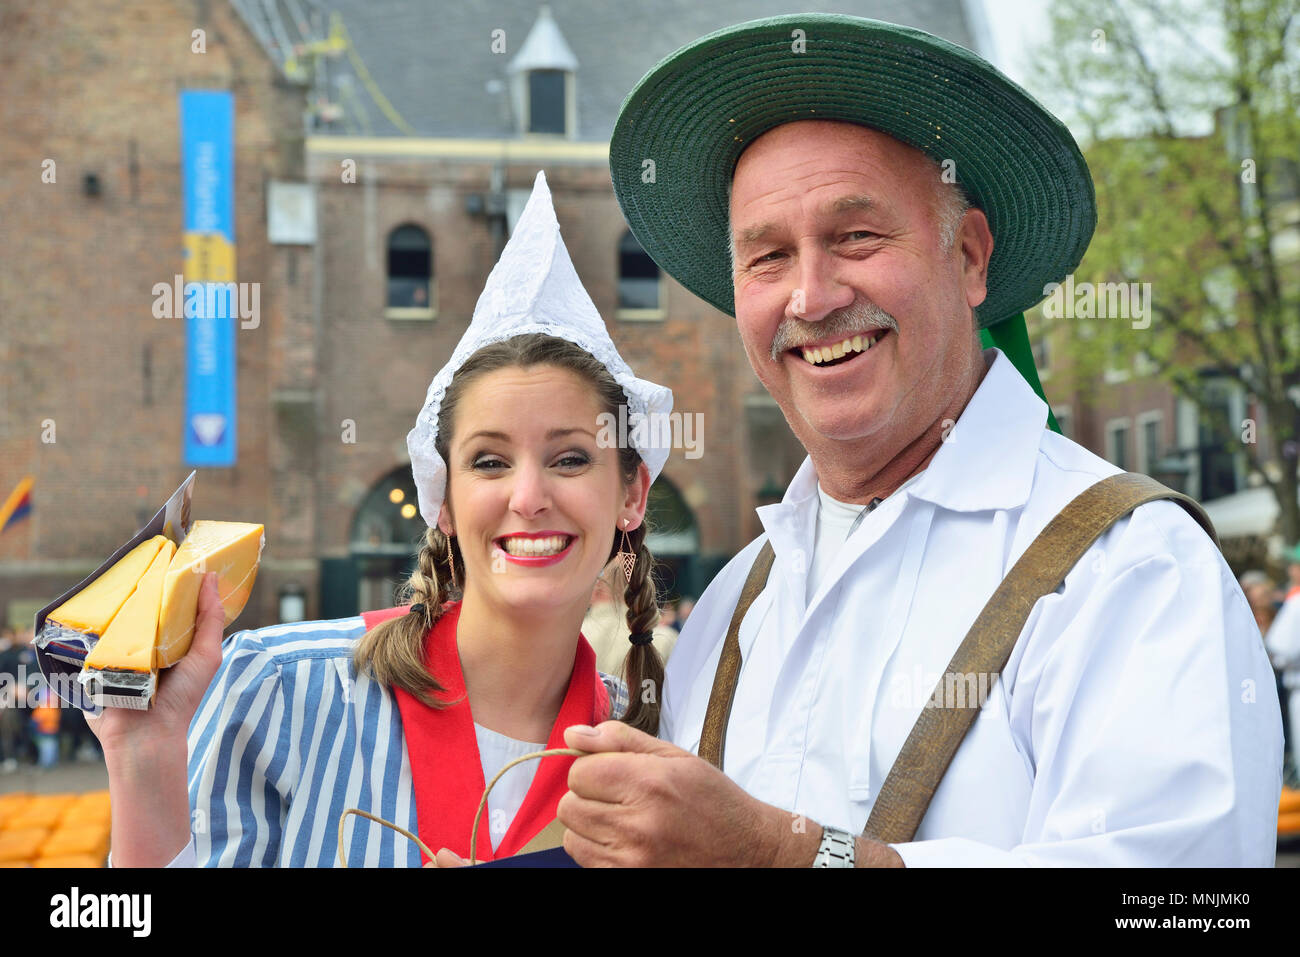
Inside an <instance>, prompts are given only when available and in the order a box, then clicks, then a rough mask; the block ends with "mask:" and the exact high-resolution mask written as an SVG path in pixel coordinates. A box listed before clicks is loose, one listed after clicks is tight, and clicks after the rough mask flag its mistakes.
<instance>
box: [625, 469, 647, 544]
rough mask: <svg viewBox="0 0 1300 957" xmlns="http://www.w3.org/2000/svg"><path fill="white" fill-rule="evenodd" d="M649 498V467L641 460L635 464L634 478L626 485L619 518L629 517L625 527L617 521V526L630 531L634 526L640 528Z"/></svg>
mask: <svg viewBox="0 0 1300 957" xmlns="http://www.w3.org/2000/svg"><path fill="white" fill-rule="evenodd" d="M649 500H650V469H649V467H648V466H647V465H646V464H645V463H644V462H642V463H641V464H640V465H639V466H637V470H636V478H635V479H633V480H632V484H631V485H629V486H628V487H627V497H626V498H625V499H624V500H623V508H622V510H621V512H620V518H631V519H632V521H630V522H628V524H627V528H626V529H624V528H623V525H622V522H619V528H620V529H621V530H623V531H628V532H630V531H632V530H633V529H634V528H640V527H641V523H642V522H643V521H645V510H646V503H647V502H648V501H649Z"/></svg>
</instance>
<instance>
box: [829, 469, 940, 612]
mask: <svg viewBox="0 0 1300 957" xmlns="http://www.w3.org/2000/svg"><path fill="white" fill-rule="evenodd" d="M923 474H925V473H924V472H921V473H918V474H916V475H913V476H912V477H911V478H910V479H908V480H907V481H906V482H904V483H903V484H902V485H900V486H899V487H898V488H897V489H895V492H898V491H901V490H902V489H905V488H907V487H908V486H909V485H911V484H912V483H913V482H915V481H916V480H917V479H918V478H920V477H921V475H923ZM817 497H818V499H819V502H818V507H817V531H816V534H815V537H814V539H813V555H812V567H811V568H809V569H808V597H807V600H808V601H812V598H813V596H814V595H816V594H817V588H818V586H819V585H821V583H822V579H823V578H825V577H826V572H827V570H828V569H829V568H830V567H831V563H832V562H833V561H834V560H835V556H836V555H837V554H838V553H839V550H840V546H841V545H843V544H844V542H845V541H847V540H848V537H849V535H850V534H852V532H855V531H857V528H855V527H854V523H855V522H858V519H859V518H861V519H862V522H865V521H866V520H867V515H869V514H870V513H871V511H872V506H870V505H857V504H855V503H853V502H841V501H840V500H839V499H835V498H831V497H830V496H829V495H827V494H826V492H825V490H824V489H822V487H821V483H820V482H818V483H817ZM880 501H883V499H878V500H877V503H879V502H880ZM862 522H858V528H860V527H861V526H862Z"/></svg>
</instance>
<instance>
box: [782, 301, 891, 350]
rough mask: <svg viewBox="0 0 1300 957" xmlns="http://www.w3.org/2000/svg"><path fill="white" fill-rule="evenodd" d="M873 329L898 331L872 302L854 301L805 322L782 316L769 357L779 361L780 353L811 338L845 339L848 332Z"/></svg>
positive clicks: (885, 314)
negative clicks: (842, 307)
mask: <svg viewBox="0 0 1300 957" xmlns="http://www.w3.org/2000/svg"><path fill="white" fill-rule="evenodd" d="M877 329H890V330H892V331H894V332H897V331H898V320H897V319H895V318H894V317H893V316H891V315H890V314H889V313H887V312H885V310H883V309H881V308H880V307H879V306H877V305H876V304H875V303H870V302H867V303H854V304H853V305H851V306H847V307H845V308H844V309H837V310H836V311H835V312H832V313H830V314H829V315H828V316H827V317H826V318H825V319H822V320H820V321H818V322H808V321H807V320H804V319H784V320H782V322H781V325H779V326H777V329H776V335H775V336H773V338H772V361H773V362H779V361H780V359H781V353H783V352H788V351H789V350H791V349H797V348H799V347H800V346H804V345H807V344H808V343H811V342H825V341H826V340H827V339H847V338H848V337H850V336H855V335H861V334H863V333H869V332H875V331H876V330H877Z"/></svg>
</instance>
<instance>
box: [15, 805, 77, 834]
mask: <svg viewBox="0 0 1300 957" xmlns="http://www.w3.org/2000/svg"><path fill="white" fill-rule="evenodd" d="M63 811H64V808H63V806H62V805H58V804H44V805H29V806H28V807H26V808H24V809H23V811H22V813H21V814H15V815H13V816H12V817H10V818H8V819H6V820H5V830H6V831H14V830H26V829H28V828H33V827H43V828H51V827H54V825H56V824H58V823H59V819H60V818H62V817H63Z"/></svg>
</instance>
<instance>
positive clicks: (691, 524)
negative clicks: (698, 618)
mask: <svg viewBox="0 0 1300 957" xmlns="http://www.w3.org/2000/svg"><path fill="white" fill-rule="evenodd" d="M646 519H647V521H648V523H649V526H650V532H649V534H648V535H647V536H646V547H647V548H649V549H650V554H651V555H653V556H654V557H655V562H656V564H657V565H658V568H657V569H656V573H657V576H658V580H659V592H660V596H661V598H662V599H663V600H665V601H672V600H674V599H677V598H681V597H682V596H683V595H689V596H691V597H693V598H694V597H698V596H699V593H700V582H699V581H698V580H697V579H698V576H699V572H700V569H699V556H700V533H699V529H698V528H697V527H696V524H695V514H694V513H693V512H692V511H691V507H690V506H689V505H687V504H686V499H684V498H683V497H682V493H681V492H679V491H678V490H677V486H676V485H674V484H673V483H672V482H671V481H670V480H668V479H667V478H664V477H663V476H662V475H661V476H660V477H659V478H658V479H657V480H656V481H655V484H654V485H652V486H650V500H649V502H648V503H647V507H646Z"/></svg>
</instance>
